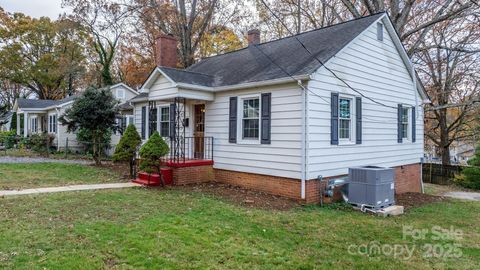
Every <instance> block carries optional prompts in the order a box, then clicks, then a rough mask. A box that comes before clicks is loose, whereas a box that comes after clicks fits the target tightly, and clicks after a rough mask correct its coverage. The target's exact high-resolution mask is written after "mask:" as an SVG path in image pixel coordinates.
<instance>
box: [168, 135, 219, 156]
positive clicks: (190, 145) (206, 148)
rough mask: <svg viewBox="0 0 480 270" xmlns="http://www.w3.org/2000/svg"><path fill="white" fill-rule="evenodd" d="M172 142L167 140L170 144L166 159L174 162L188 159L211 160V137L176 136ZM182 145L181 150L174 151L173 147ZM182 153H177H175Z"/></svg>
mask: <svg viewBox="0 0 480 270" xmlns="http://www.w3.org/2000/svg"><path fill="white" fill-rule="evenodd" d="M175 140H179V141H176V142H174V141H173V140H171V139H168V140H167V143H168V144H169V146H170V153H169V155H168V156H167V157H166V160H168V161H171V162H174V163H184V162H185V161H188V160H212V159H213V137H203V136H193V137H184V138H176V139H175ZM178 146H180V147H182V149H181V151H174V149H175V147H178ZM179 152H180V153H182V155H178V154H177V153H179Z"/></svg>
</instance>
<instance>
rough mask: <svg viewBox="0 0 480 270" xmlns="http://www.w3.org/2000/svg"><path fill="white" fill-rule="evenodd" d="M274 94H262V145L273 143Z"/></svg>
mask: <svg viewBox="0 0 480 270" xmlns="http://www.w3.org/2000/svg"><path fill="white" fill-rule="evenodd" d="M271 115H272V93H264V94H262V137H261V139H260V142H261V143H262V144H270V142H271V139H270V138H271V133H272V132H271V122H272V121H271V117H272V116H271Z"/></svg>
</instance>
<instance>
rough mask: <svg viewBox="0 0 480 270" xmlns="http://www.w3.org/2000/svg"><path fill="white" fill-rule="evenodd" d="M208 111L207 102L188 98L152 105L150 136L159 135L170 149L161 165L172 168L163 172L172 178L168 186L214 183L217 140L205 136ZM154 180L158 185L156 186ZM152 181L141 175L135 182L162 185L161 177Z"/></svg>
mask: <svg viewBox="0 0 480 270" xmlns="http://www.w3.org/2000/svg"><path fill="white" fill-rule="evenodd" d="M206 107H207V103H206V101H205V100H199V99H187V98H184V97H175V98H171V99H163V100H155V101H149V102H148V115H147V117H148V121H146V122H148V127H146V128H148V134H149V135H151V134H153V132H155V131H158V132H159V133H160V135H161V136H162V137H163V138H164V140H165V142H166V143H167V144H168V146H169V149H170V152H169V153H168V155H167V156H166V157H165V158H164V159H163V160H161V161H160V164H161V165H162V166H166V167H168V168H165V167H164V168H162V170H161V173H162V175H164V174H165V175H166V176H167V177H171V178H172V179H171V181H170V180H168V179H167V180H168V181H165V182H167V183H168V182H171V183H172V184H174V185H184V184H189V183H199V182H207V181H213V164H214V161H213V153H214V152H213V151H214V147H213V146H214V138H213V137H212V136H206V135H205V112H206ZM167 108H168V109H167ZM142 130H143V127H142ZM166 135H167V136H166ZM151 177H157V179H158V181H156V182H155V181H154V183H153V184H152V183H151ZM151 177H150V178H148V177H147V176H146V175H143V174H141V173H139V177H138V178H137V179H135V180H134V182H137V183H141V184H144V185H148V186H151V185H160V183H159V180H160V179H159V178H160V176H159V175H158V174H157V175H151ZM146 178H148V179H146Z"/></svg>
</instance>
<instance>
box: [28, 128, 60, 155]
mask: <svg viewBox="0 0 480 270" xmlns="http://www.w3.org/2000/svg"><path fill="white" fill-rule="evenodd" d="M54 139H55V137H54V136H53V135H50V134H48V133H46V132H44V133H38V134H33V135H31V136H30V138H29V139H28V143H27V146H28V147H29V148H30V149H32V150H33V151H35V152H37V153H47V152H48V151H49V150H50V149H49V148H50V147H51V146H52V143H53V140H54Z"/></svg>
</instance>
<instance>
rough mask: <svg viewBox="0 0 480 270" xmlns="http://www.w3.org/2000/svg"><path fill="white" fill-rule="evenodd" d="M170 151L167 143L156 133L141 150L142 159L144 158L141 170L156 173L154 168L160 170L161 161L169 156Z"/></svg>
mask: <svg viewBox="0 0 480 270" xmlns="http://www.w3.org/2000/svg"><path fill="white" fill-rule="evenodd" d="M169 151H170V149H169V147H168V145H167V143H165V141H164V140H163V139H162V137H161V136H160V135H159V134H158V132H156V131H155V132H154V133H153V134H152V136H150V138H149V139H148V141H147V142H146V143H145V144H144V145H143V146H142V148H140V157H141V158H142V162H141V164H140V170H142V171H144V172H147V173H152V172H154V168H157V169H158V168H159V166H160V159H161V158H162V157H164V156H165V155H167V154H168V152H169Z"/></svg>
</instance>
